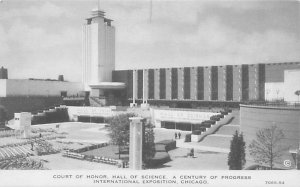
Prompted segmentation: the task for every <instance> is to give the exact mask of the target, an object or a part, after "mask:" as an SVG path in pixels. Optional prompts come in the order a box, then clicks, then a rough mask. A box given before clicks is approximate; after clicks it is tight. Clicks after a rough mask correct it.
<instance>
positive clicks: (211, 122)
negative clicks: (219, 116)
mask: <svg viewBox="0 0 300 187" xmlns="http://www.w3.org/2000/svg"><path fill="white" fill-rule="evenodd" d="M205 122H207V123H210V124H212V125H213V124H215V123H216V121H215V120H206V121H205Z"/></svg>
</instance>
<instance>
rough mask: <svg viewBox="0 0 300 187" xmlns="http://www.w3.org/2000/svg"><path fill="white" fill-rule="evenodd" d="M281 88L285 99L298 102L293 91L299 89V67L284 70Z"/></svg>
mask: <svg viewBox="0 0 300 187" xmlns="http://www.w3.org/2000/svg"><path fill="white" fill-rule="evenodd" d="M283 89H284V100H285V101H287V102H298V96H297V95H296V94H295V92H296V91H297V90H300V69H295V70H285V71H284V86H283ZM299 98H300V97H299Z"/></svg>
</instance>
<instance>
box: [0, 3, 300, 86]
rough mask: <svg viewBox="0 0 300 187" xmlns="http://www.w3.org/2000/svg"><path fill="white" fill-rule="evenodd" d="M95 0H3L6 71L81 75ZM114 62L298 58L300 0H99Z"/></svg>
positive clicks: (151, 64)
mask: <svg viewBox="0 0 300 187" xmlns="http://www.w3.org/2000/svg"><path fill="white" fill-rule="evenodd" d="M97 5H98V0H72V1H71V0H49V1H47V0H2V2H0V66H4V67H5V68H8V71H9V78H13V79H23V78H53V79H56V78H57V77H58V75H60V74H63V75H64V77H65V79H66V80H69V81H77V82H79V81H81V63H82V60H81V59H82V52H81V49H82V25H83V24H84V23H85V19H86V18H87V17H89V16H90V15H91V10H92V9H94V8H96V7H97ZM100 7H101V9H102V10H104V11H105V12H106V17H107V18H110V19H113V20H114V21H113V25H114V26H115V28H116V69H119V70H122V69H133V68H137V69H141V68H169V67H187V66H212V65H228V64H256V63H278V62H295V61H300V21H299V20H300V12H299V10H300V5H299V1H275V0H274V1H270V0H268V1H261V0H260V1H242V0H240V1H224V0H219V1H203V0H202V1H200V0H185V1H183V0H181V1H179V0H172V1H171V0H152V11H151V0H109V1H108V0H106V1H105V0H100Z"/></svg>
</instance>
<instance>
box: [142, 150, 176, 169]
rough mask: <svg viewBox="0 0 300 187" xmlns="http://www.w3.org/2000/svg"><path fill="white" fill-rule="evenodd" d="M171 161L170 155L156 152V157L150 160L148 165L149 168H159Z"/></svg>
mask: <svg viewBox="0 0 300 187" xmlns="http://www.w3.org/2000/svg"><path fill="white" fill-rule="evenodd" d="M170 160H171V158H170V155H169V154H168V153H167V152H156V153H155V155H154V157H153V158H152V159H150V160H149V161H148V162H147V163H146V164H147V167H157V166H159V165H162V164H164V163H167V162H169V161H170Z"/></svg>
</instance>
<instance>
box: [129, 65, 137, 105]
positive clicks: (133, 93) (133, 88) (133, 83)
mask: <svg viewBox="0 0 300 187" xmlns="http://www.w3.org/2000/svg"><path fill="white" fill-rule="evenodd" d="M136 74H137V71H136V70H133V71H132V103H130V107H136V106H137V104H136V103H135V98H136V95H137V93H136V92H137V89H136V86H137V79H136Z"/></svg>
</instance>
